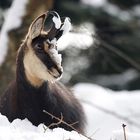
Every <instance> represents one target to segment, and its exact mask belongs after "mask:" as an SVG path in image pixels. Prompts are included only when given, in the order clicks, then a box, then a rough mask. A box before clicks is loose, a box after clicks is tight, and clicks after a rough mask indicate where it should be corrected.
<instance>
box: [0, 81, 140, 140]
mask: <svg viewBox="0 0 140 140" xmlns="http://www.w3.org/2000/svg"><path fill="white" fill-rule="evenodd" d="M73 91H74V93H75V95H76V97H77V98H78V99H79V100H80V102H81V103H82V105H83V108H84V111H85V114H86V117H87V126H86V135H87V136H88V137H91V138H93V139H96V140H124V132H123V128H122V124H126V127H125V130H126V131H125V132H126V138H127V140H140V117H139V116H140V113H139V110H140V91H131V92H130V91H120V92H115V91H112V90H109V89H106V88H103V87H100V86H98V85H94V84H89V83H79V84H77V85H75V86H74V87H73ZM45 128H46V127H45ZM0 132H1V133H0V140H13V139H14V140H19V139H21V140H30V139H33V140H46V139H49V140H68V139H72V140H87V137H84V136H82V135H80V134H78V133H77V132H75V131H72V132H69V131H66V130H64V129H62V128H55V129H53V130H50V129H49V128H48V129H46V131H45V130H44V125H43V124H40V125H39V126H38V127H36V126H33V125H32V124H31V123H30V122H29V121H28V120H27V119H24V120H20V119H16V120H14V121H13V122H12V123H10V122H9V121H8V120H7V118H6V117H5V116H2V115H0Z"/></svg>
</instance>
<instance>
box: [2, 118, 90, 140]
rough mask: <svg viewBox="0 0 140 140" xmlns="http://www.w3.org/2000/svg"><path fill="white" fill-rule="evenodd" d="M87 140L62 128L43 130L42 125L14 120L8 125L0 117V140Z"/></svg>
mask: <svg viewBox="0 0 140 140" xmlns="http://www.w3.org/2000/svg"><path fill="white" fill-rule="evenodd" d="M46 139H47V140H70V139H72V140H87V138H86V137H84V136H82V135H80V134H78V133H77V132H75V131H72V132H69V131H65V130H64V129H62V128H57V129H53V130H50V129H46V128H45V129H44V125H43V124H40V125H39V126H38V127H35V126H33V125H32V124H31V123H30V122H29V121H28V120H27V119H25V120H19V119H16V120H14V121H13V122H12V123H9V121H8V120H7V118H6V117H5V116H2V115H0V140H46Z"/></svg>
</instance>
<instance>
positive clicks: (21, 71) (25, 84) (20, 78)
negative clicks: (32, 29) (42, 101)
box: [16, 44, 44, 91]
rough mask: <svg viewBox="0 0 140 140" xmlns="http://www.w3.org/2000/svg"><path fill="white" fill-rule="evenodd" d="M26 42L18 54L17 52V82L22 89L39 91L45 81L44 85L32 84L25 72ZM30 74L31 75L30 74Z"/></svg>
mask: <svg viewBox="0 0 140 140" xmlns="http://www.w3.org/2000/svg"><path fill="white" fill-rule="evenodd" d="M25 51H26V50H25V44H23V46H21V47H20V49H19V51H18V54H17V60H16V82H17V85H18V88H20V89H22V90H23V89H26V90H28V91H35V90H36V91H37V90H39V89H40V88H41V87H42V86H43V85H44V83H42V85H40V87H37V86H34V85H33V84H31V83H30V82H29V80H28V79H27V75H26V73H25V68H24V63H23V60H24V56H25ZM28 76H29V75H28Z"/></svg>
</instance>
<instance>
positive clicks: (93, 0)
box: [81, 0, 106, 7]
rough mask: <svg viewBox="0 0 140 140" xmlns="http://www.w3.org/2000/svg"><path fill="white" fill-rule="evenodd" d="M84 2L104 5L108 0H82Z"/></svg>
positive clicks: (97, 5) (98, 5) (96, 5)
mask: <svg viewBox="0 0 140 140" xmlns="http://www.w3.org/2000/svg"><path fill="white" fill-rule="evenodd" d="M81 1H82V3H84V4H87V5H92V6H95V7H100V6H103V5H104V4H105V3H106V0H81Z"/></svg>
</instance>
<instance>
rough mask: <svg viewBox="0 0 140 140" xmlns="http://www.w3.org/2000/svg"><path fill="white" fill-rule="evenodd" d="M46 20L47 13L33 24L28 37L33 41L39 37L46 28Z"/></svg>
mask: <svg viewBox="0 0 140 140" xmlns="http://www.w3.org/2000/svg"><path fill="white" fill-rule="evenodd" d="M45 19H46V13H44V14H42V15H40V16H39V17H37V18H36V19H35V20H34V21H33V22H32V23H31V25H30V27H29V31H28V36H29V37H30V38H31V39H34V38H35V37H38V36H39V35H40V34H41V31H42V29H43V27H44V22H45Z"/></svg>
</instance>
